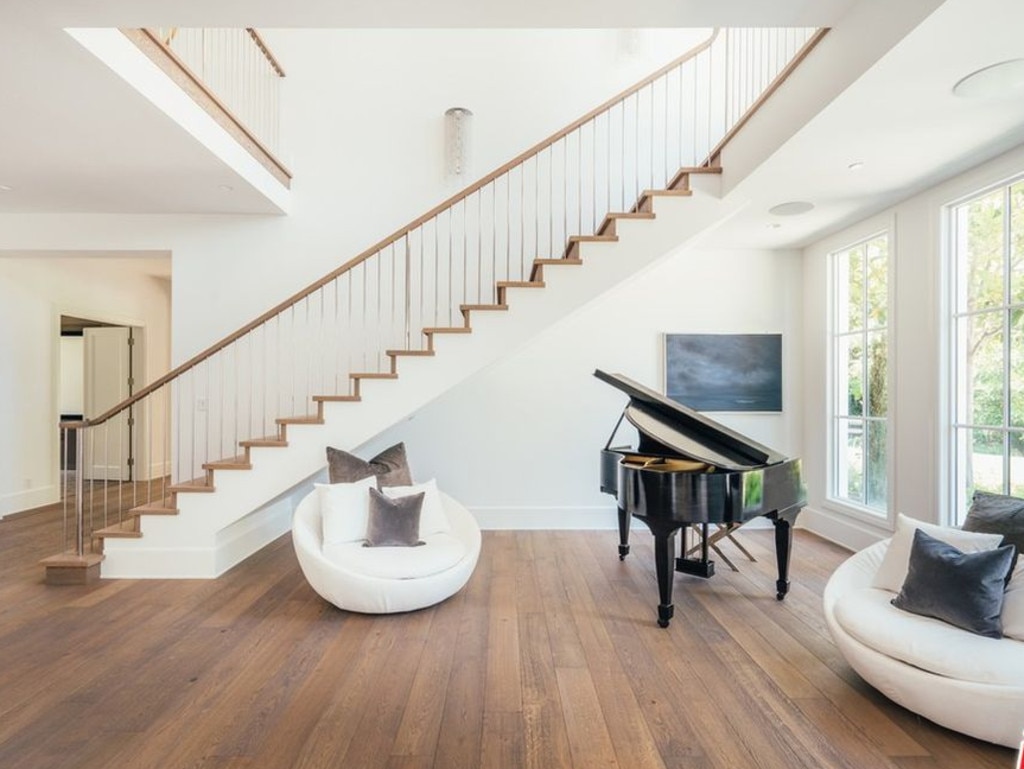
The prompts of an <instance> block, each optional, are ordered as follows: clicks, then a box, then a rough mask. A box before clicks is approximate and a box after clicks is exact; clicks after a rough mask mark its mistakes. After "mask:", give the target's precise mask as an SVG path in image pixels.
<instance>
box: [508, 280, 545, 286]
mask: <svg viewBox="0 0 1024 769" xmlns="http://www.w3.org/2000/svg"><path fill="white" fill-rule="evenodd" d="M497 286H498V288H544V281H543V280H499V281H498V283H497Z"/></svg>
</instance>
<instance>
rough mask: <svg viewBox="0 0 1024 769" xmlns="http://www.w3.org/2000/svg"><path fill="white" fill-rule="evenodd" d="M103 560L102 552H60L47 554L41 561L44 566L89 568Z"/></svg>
mask: <svg viewBox="0 0 1024 769" xmlns="http://www.w3.org/2000/svg"><path fill="white" fill-rule="evenodd" d="M102 560H103V554H102V553H83V554H82V555H77V554H76V553H58V554H57V555H51V556H47V557H46V558H44V559H42V560H41V561H40V562H39V563H40V564H42V565H43V566H47V567H54V568H61V569H88V568H90V567H92V566H95V565H96V564H98V563H99V562H100V561H102Z"/></svg>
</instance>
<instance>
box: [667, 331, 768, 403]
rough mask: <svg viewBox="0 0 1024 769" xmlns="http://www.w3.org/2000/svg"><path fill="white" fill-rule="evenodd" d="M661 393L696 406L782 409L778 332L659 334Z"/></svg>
mask: <svg viewBox="0 0 1024 769" xmlns="http://www.w3.org/2000/svg"><path fill="white" fill-rule="evenodd" d="M665 394H666V396H667V397H669V398H671V399H672V400H674V401H678V402H679V403H682V404H683V405H684V406H689V407H690V408H692V409H695V410H697V411H782V334H665Z"/></svg>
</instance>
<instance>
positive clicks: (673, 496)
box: [594, 370, 807, 627]
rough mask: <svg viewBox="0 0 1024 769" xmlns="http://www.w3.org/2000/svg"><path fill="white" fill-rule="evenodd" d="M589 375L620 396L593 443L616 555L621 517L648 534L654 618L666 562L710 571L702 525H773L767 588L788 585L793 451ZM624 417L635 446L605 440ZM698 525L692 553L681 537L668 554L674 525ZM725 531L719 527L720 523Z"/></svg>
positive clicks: (616, 379)
mask: <svg viewBox="0 0 1024 769" xmlns="http://www.w3.org/2000/svg"><path fill="white" fill-rule="evenodd" d="M594 376H596V377H597V378H598V379H600V380H601V381H603V382H607V383H608V384H610V385H612V387H615V388H617V389H619V390H621V391H622V392H624V393H625V394H626V395H628V396H629V403H628V404H627V405H626V408H625V410H624V411H623V413H622V416H620V417H619V421H618V422H617V423H616V425H615V430H613V431H612V435H611V437H610V438H609V439H608V445H606V446H605V448H604V450H603V451H602V452H601V491H603V492H606V493H608V494H612V495H614V496H615V498H616V500H617V501H618V507H619V558H620V559H624V558H625V557H626V555H628V554H629V523H630V516H631V515H632V516H635V517H636V518H639V519H640V520H641V521H643V522H644V523H646V524H647V527H648V528H649V529H650V530H651V533H652V534H654V555H655V566H656V568H657V573H658V592H659V594H660V603H659V604H658V624H659V625H660V626H661V627H668V624H669V621H670V620H671V619H672V614H673V612H674V607H673V605H672V579H673V559H675V571H680V572H684V573H686V574H693V575H696V576H699V577H710V576H711V575H712V574H714V561H710V560H708V541H709V538H708V533H707V525H708V524H722V525H725V526H733V525H739V524H742V523H745V522H746V521H749V520H751V519H752V518H755V517H757V516H759V515H763V516H765V517H767V518H769V519H771V520H772V522H773V523H774V524H775V555H776V559H777V560H778V566H779V579H778V581H777V582H776V583H775V585H776V591H777V592H776V597H777V598H778V599H779V600H780V601H781V600H782V599H783V598H784V597H785V595H786V593H787V592H788V591H789V552H790V547H791V545H792V540H793V534H792V524H793V523H794V522H795V521H796V516H797V514H798V513H799V512H800V509H801V508H802V507H803V506H804V503H805V502H806V501H807V495H806V492H805V490H804V487H803V483H802V481H801V478H800V460H799V459H787V458H785V457H783V456H782V455H780V454H779V453H777V452H775V451H773V450H772V449H770V448H768V447H767V446H762V445H761V444H759V443H756V442H755V441H752V440H750V439H749V438H747V437H745V436H743V435H741V434H739V433H737V432H735V431H733V430H730V429H729V428H727V427H725V426H724V425H721V424H718V423H717V422H715V421H713V420H711V419H708V418H707V417H706V416H704V415H702V414H700V413H698V412H696V411H693V410H692V409H689V408H687V407H686V406H684V405H682V404H680V403H676V402H675V401H671V400H669V399H668V398H665V397H664V396H662V395H660V394H659V393H656V392H654V391H653V390H650V389H648V388H646V387H644V386H643V385H641V384H639V383H637V382H634V381H633V380H632V379H629V378H627V377H624V376H622V375H621V374H607V373H605V372H604V371H601V370H597V371H595V372H594ZM623 419H626V420H628V421H629V422H630V424H632V425H633V426H634V427H635V428H636V429H637V432H638V433H639V436H640V440H639V445H638V446H637V447H636V448H632V447H613V446H612V445H611V444H612V441H613V440H614V439H615V434H616V433H617V432H618V430H619V426H620V425H621V424H622V420H623ZM688 526H699V527H701V528H702V534H703V536H702V540H701V541H702V546H701V548H700V557H699V558H690V557H688V555H689V554H688V553H687V551H686V547H685V542H686V537H685V536H684V537H683V549H682V552H681V553H680V557H678V558H677V557H676V555H675V549H676V548H675V542H676V532H677V531H679V529H683V531H684V534H685V531H686V527H688ZM726 530H728V529H726Z"/></svg>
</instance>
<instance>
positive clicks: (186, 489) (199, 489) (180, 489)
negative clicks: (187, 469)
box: [168, 481, 217, 494]
mask: <svg viewBox="0 0 1024 769" xmlns="http://www.w3.org/2000/svg"><path fill="white" fill-rule="evenodd" d="M216 490H217V489H216V487H214V486H211V485H209V484H208V483H205V482H200V481H187V482H185V483H178V484H175V485H174V486H171V487H169V488H168V491H170V492H171V493H173V494H212V493H213V492H215V491H216Z"/></svg>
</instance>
